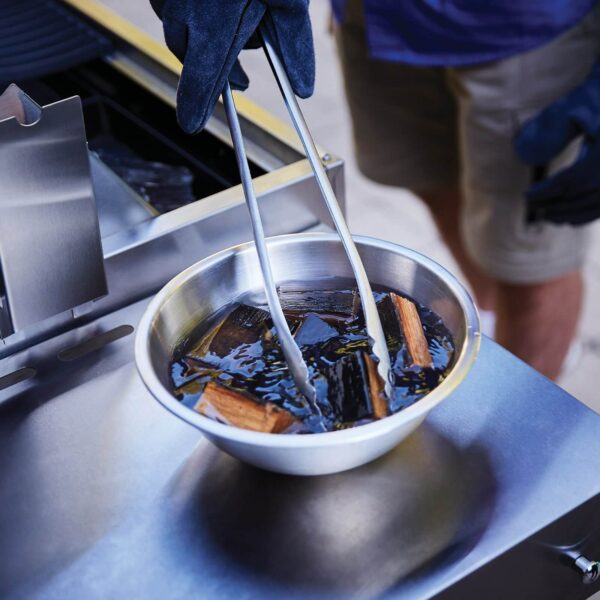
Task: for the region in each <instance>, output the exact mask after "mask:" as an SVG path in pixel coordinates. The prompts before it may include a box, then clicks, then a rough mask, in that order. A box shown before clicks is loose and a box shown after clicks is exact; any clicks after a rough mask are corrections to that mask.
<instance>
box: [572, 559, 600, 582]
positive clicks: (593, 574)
mask: <svg viewBox="0 0 600 600" xmlns="http://www.w3.org/2000/svg"><path fill="white" fill-rule="evenodd" d="M575 567H577V569H578V570H579V571H580V572H581V573H582V575H583V579H582V581H583V583H584V584H585V585H589V584H590V583H594V582H595V581H597V580H598V577H600V563H598V561H597V560H589V559H587V558H586V557H585V556H580V557H579V558H578V559H577V560H576V561H575Z"/></svg>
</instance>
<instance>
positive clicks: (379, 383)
mask: <svg viewBox="0 0 600 600" xmlns="http://www.w3.org/2000/svg"><path fill="white" fill-rule="evenodd" d="M363 358H364V360H365V364H366V365H367V375H368V379H369V393H370V394H371V405H372V406H373V416H374V417H375V418H376V419H383V417H387V416H388V414H389V411H388V405H387V402H386V399H385V395H384V393H383V387H384V386H383V380H382V379H381V377H380V376H379V373H378V372H377V365H376V364H375V361H374V360H373V359H372V358H371V357H370V356H369V355H368V354H367V353H366V352H363Z"/></svg>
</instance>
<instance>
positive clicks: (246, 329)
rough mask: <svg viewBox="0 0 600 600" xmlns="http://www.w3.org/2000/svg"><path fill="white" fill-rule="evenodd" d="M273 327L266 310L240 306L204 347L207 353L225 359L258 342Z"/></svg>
mask: <svg viewBox="0 0 600 600" xmlns="http://www.w3.org/2000/svg"><path fill="white" fill-rule="evenodd" d="M271 326H272V324H271V315H270V314H269V313H268V312H267V311H266V310H262V309H261V308H256V307H254V306H247V305H246V304H240V305H239V306H237V307H236V308H235V309H234V310H233V311H231V312H230V313H229V315H227V317H226V318H225V319H224V320H223V322H222V323H221V324H220V325H218V327H217V331H215V332H214V335H212V337H211V338H210V340H209V343H208V344H205V343H204V344H203V346H204V347H206V348H207V351H209V352H214V353H215V354H216V355H217V356H220V357H224V356H227V355H228V354H229V353H230V352H231V351H232V350H233V349H234V348H237V347H238V346H240V345H242V344H253V343H254V342H257V341H258V340H259V339H261V337H262V336H263V335H264V334H265V333H266V332H267V331H268V330H269V329H270V327H271ZM212 333H213V332H211V333H209V334H208V335H209V336H211V334H212Z"/></svg>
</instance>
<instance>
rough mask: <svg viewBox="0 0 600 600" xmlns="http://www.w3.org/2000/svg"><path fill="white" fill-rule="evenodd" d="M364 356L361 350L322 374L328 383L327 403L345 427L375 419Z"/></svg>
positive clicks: (327, 368)
mask: <svg viewBox="0 0 600 600" xmlns="http://www.w3.org/2000/svg"><path fill="white" fill-rule="evenodd" d="M363 354H364V353H363V352H362V351H361V350H357V351H356V352H352V353H351V354H345V355H344V356H342V357H341V358H339V359H338V360H337V361H336V362H334V363H333V364H332V365H329V366H327V367H325V368H324V369H323V370H322V374H323V375H324V376H325V378H326V379H327V400H328V401H329V403H330V404H331V407H332V408H333V411H334V413H335V415H336V416H337V419H338V420H339V421H340V422H342V423H351V422H355V421H358V420H360V419H365V418H369V417H372V416H373V407H372V406H371V396H370V393H369V385H368V375H367V367H366V365H365V361H364V357H363Z"/></svg>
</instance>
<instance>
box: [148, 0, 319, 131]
mask: <svg viewBox="0 0 600 600" xmlns="http://www.w3.org/2000/svg"><path fill="white" fill-rule="evenodd" d="M150 3H151V4H152V7H153V8H154V11H155V12H156V14H157V15H158V16H159V17H160V19H161V20H162V22H163V27H164V31H165V40H166V42H167V46H168V47H169V48H170V49H171V51H172V52H173V53H174V54H175V56H177V58H179V60H181V62H182V63H183V70H182V72H181V79H180V80H179V87H178V89H177V118H178V120H179V124H180V125H181V127H182V128H183V130H184V131H185V132H186V133H197V132H198V131H200V130H201V129H202V128H203V127H204V126H205V125H206V122H207V121H208V118H209V117H210V115H211V114H212V111H213V108H214V106H215V104H216V102H217V100H218V98H219V95H220V94H221V92H222V90H223V87H224V85H225V82H226V80H227V78H229V81H230V83H231V85H232V87H234V88H235V89H242V90H243V89H246V87H248V77H247V76H246V74H245V73H244V71H243V70H242V67H241V66H240V64H239V62H238V60H237V58H238V55H239V54H240V52H241V50H242V49H243V48H244V47H247V46H248V45H249V46H251V47H256V46H257V42H256V39H254V40H251V38H252V36H253V34H254V33H255V31H256V29H257V27H258V25H259V23H260V22H261V20H262V19H263V17H264V15H265V12H266V11H267V10H268V11H269V13H270V15H271V19H269V20H267V21H266V23H267V24H268V26H269V29H270V33H271V37H272V39H273V41H274V43H275V45H276V46H277V47H278V48H277V49H278V50H279V56H280V57H281V59H282V61H283V64H284V66H285V68H286V71H287V74H288V77H289V79H290V82H291V84H292V87H293V89H294V92H295V93H296V95H298V96H300V97H301V98H307V97H308V96H310V95H311V94H312V92H313V87H314V78H315V57H314V49H313V40H312V32H311V27H310V19H309V16H308V3H309V0H150ZM249 42H250V44H249Z"/></svg>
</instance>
